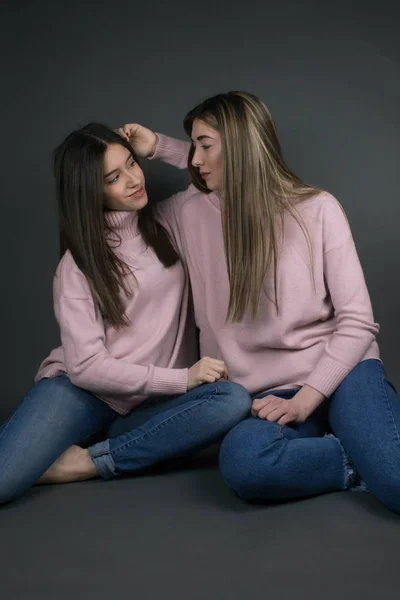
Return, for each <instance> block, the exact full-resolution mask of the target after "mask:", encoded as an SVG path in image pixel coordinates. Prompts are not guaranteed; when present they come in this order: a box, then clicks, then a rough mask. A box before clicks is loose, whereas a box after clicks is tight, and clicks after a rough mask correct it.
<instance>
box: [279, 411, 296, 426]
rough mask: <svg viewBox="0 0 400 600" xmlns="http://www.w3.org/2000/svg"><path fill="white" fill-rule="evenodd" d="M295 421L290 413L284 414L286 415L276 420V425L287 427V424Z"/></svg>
mask: <svg viewBox="0 0 400 600" xmlns="http://www.w3.org/2000/svg"><path fill="white" fill-rule="evenodd" d="M294 420H295V417H294V415H292V414H291V413H286V415H283V417H281V418H280V419H279V420H278V424H279V425H287V424H288V423H292V422H293V421H294Z"/></svg>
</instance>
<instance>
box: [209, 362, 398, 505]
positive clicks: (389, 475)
mask: <svg viewBox="0 0 400 600" xmlns="http://www.w3.org/2000/svg"><path fill="white" fill-rule="evenodd" d="M297 391H298V389H294V390H284V391H282V390H280V391H276V392H271V393H274V394H275V395H279V396H283V397H285V398H287V399H290V398H292V397H293V395H294V394H295V393H296V392H297ZM331 431H332V432H333V433H334V434H335V435H325V434H326V433H327V432H331ZM399 432H400V401H399V398H398V397H397V394H396V390H395V389H394V387H393V385H392V384H391V383H390V382H389V381H388V379H387V376H386V372H385V369H384V367H383V365H382V363H381V362H380V361H378V360H372V359H371V360H366V361H363V362H361V363H360V364H359V365H357V366H356V367H355V368H354V369H353V370H352V371H351V372H350V373H349V375H348V376H347V377H346V378H345V379H344V381H343V382H342V383H341V384H340V385H339V387H338V388H337V389H336V391H335V392H334V393H333V394H332V396H331V397H330V398H329V400H326V401H325V402H324V403H323V404H322V405H321V406H320V407H319V408H318V409H317V411H315V413H314V414H312V415H311V416H310V417H309V419H308V420H307V421H306V422H305V423H303V424H298V425H296V424H294V425H291V426H282V425H278V424H277V423H270V422H269V421H266V420H264V419H259V418H258V417H249V418H248V419H246V420H244V421H243V422H242V423H239V424H238V425H237V426H236V427H234V428H233V429H232V430H231V431H230V433H229V434H228V435H227V436H226V437H225V439H224V441H223V443H222V446H221V451H220V468H221V472H222V475H223V477H224V479H225V481H226V482H227V483H228V485H229V486H231V487H232V488H233V489H234V490H235V491H236V492H237V493H238V494H239V495H240V496H242V497H243V498H246V499H267V500H283V499H288V498H296V497H297V498H298V497H304V496H311V495H314V494H321V493H324V492H333V491H339V490H347V489H352V488H353V489H354V486H353V483H354V467H355V469H356V471H357V472H358V474H359V476H360V478H361V479H362V480H363V481H364V482H365V484H366V487H367V488H368V490H369V491H370V492H371V493H373V494H374V495H375V496H376V498H378V500H380V502H382V504H384V505H385V506H387V507H388V508H389V509H391V510H393V511H395V512H399V513H400V433H399ZM349 458H350V460H351V462H350V461H349Z"/></svg>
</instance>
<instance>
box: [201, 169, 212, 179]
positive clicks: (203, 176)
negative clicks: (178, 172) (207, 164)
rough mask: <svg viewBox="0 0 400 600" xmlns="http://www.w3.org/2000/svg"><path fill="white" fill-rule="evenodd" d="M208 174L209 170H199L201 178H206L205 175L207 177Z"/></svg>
mask: <svg viewBox="0 0 400 600" xmlns="http://www.w3.org/2000/svg"><path fill="white" fill-rule="evenodd" d="M209 175H210V173H209V172H206V171H204V172H202V171H200V177H202V178H203V179H207V177H208V176H209Z"/></svg>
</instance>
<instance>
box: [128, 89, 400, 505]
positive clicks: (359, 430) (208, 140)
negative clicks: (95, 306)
mask: <svg viewBox="0 0 400 600" xmlns="http://www.w3.org/2000/svg"><path fill="white" fill-rule="evenodd" d="M184 128H185V131H186V133H187V134H188V136H189V137H190V138H191V144H187V143H185V142H181V141H178V140H174V139H171V138H169V137H167V136H164V135H161V134H155V133H154V132H152V131H150V130H149V129H146V128H144V127H142V126H140V125H137V124H128V125H125V126H124V127H123V128H121V129H120V130H118V131H119V133H120V134H121V135H125V136H126V137H127V139H130V141H131V143H132V145H133V147H134V148H135V150H136V152H138V154H139V155H141V156H152V157H153V158H158V159H161V160H163V161H166V162H168V163H170V164H173V165H175V166H177V167H180V168H184V167H185V166H186V165H188V168H189V172H190V176H191V179H192V184H193V185H191V186H190V187H189V189H188V190H187V191H186V192H181V193H178V194H176V195H175V196H173V197H172V198H170V199H169V200H166V201H165V202H162V203H160V205H159V206H160V210H162V212H163V214H164V216H165V217H166V220H167V222H168V223H169V227H170V231H171V232H172V233H173V235H174V236H175V239H176V240H177V243H178V244H179V247H180V250H181V252H182V254H183V256H184V257H185V260H186V263H187V267H188V270H189V273H190V279H191V285H192V289H193V296H194V307H195V316H196V323H197V326H198V327H199V329H200V347H201V352H202V353H206V354H211V355H213V356H217V357H218V358H220V359H221V360H223V361H224V363H225V364H226V366H227V369H228V372H229V376H230V378H231V379H232V380H233V381H236V382H239V383H241V384H242V385H243V386H244V387H246V388H247V390H248V391H249V392H250V394H251V395H252V398H253V404H252V416H250V417H249V418H248V419H246V420H244V421H243V422H242V423H240V424H238V425H237V426H236V427H235V428H234V429H233V430H232V431H231V432H230V433H229V434H228V435H227V436H226V437H225V439H224V441H223V443H222V447H221V453H220V468H221V472H222V475H223V477H224V478H225V480H226V481H227V483H228V484H229V485H230V486H231V487H232V488H233V489H234V490H236V492H237V493H238V494H239V495H240V496H242V497H244V498H248V499H251V498H254V499H255V498H260V499H262V498H263V499H273V500H276V499H285V498H295V497H304V496H308V495H313V494H318V493H323V492H329V491H337V490H366V489H369V490H370V491H371V492H372V493H373V494H374V495H375V496H376V497H377V498H378V499H379V500H380V501H381V502H382V503H383V504H385V505H386V506H387V507H389V508H390V509H392V510H394V511H397V512H400V435H399V430H400V403H399V401H398V398H397V395H396V391H395V389H394V387H393V386H392V384H391V383H390V382H389V381H388V379H387V376H386V372H385V369H384V366H383V364H382V362H381V360H380V358H379V349H378V345H377V343H376V340H375V337H376V335H377V333H378V330H379V326H378V324H377V323H375V321H374V318H373V313H372V308H371V303H370V298H369V294H368V290H367V287H366V283H365V279H364V275H363V271H362V268H361V265H360V262H359V259H358V256H357V252H356V248H355V245H354V241H353V238H352V234H351V231H350V227H349V223H348V221H347V219H346V216H345V213H344V211H343V209H342V207H341V205H340V204H339V202H338V201H337V200H336V199H335V198H334V197H333V196H331V195H330V194H329V193H328V192H325V191H322V190H319V189H317V188H314V187H312V186H310V185H307V184H305V183H304V182H303V181H301V179H300V178H299V177H297V176H296V175H295V174H294V173H293V172H292V171H291V170H290V169H289V168H288V166H287V165H286V163H285V161H284V158H283V155H282V152H281V148H280V144H279V141H278V137H277V132H276V128H275V125H274V122H273V120H272V117H271V115H270V113H269V111H268V109H267V107H266V106H265V104H264V103H263V102H262V101H261V100H260V99H259V98H257V97H255V96H253V95H251V94H248V93H245V92H229V93H227V94H220V95H218V96H214V97H212V98H209V99H208V100H206V101H204V102H202V103H201V104H200V105H198V106H196V107H195V108H194V109H193V110H191V111H190V112H189V113H188V114H187V116H186V117H185V119H184ZM193 188H195V190H197V193H196V192H195V190H194V189H193ZM333 434H334V435H333Z"/></svg>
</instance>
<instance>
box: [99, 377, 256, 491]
mask: <svg viewBox="0 0 400 600" xmlns="http://www.w3.org/2000/svg"><path fill="white" fill-rule="evenodd" d="M250 406H251V399H250V396H249V394H248V393H247V391H246V390H245V389H244V388H243V387H242V386H240V385H238V384H235V383H231V382H229V381H219V382H216V383H215V384H205V385H202V386H199V387H198V388H195V389H194V390H191V391H190V392H187V393H186V394H183V395H182V396H179V397H177V398H173V399H172V398H169V399H168V398H164V399H163V400H162V401H160V400H159V401H158V402H155V403H153V404H152V403H151V399H150V402H148V403H146V406H144V407H143V412H144V415H143V414H142V415H141V414H140V411H141V409H140V408H138V409H136V410H135V411H133V413H135V414H132V421H133V422H134V421H135V420H136V423H140V424H139V425H137V426H136V427H134V428H133V429H131V430H130V431H128V432H126V433H122V434H120V435H119V436H118V437H114V438H110V439H108V440H105V441H103V442H100V443H99V444H95V445H94V446H92V447H90V448H89V453H90V456H91V458H92V460H93V462H94V463H95V466H96V469H97V471H98V472H99V474H100V475H101V476H102V477H103V478H104V479H111V478H113V477H115V476H117V475H120V474H122V473H132V472H135V471H139V470H141V469H144V468H145V467H149V466H151V465H153V464H155V463H158V462H161V461H164V460H167V459H171V458H175V457H178V456H183V455H185V454H188V453H191V452H195V451H196V450H200V449H202V448H205V447H206V446H209V445H210V444H212V443H213V442H215V441H216V440H218V439H220V438H222V437H223V436H224V435H225V434H226V433H227V432H228V431H229V430H230V429H231V428H232V427H234V426H235V425H236V424H237V423H239V421H241V420H242V419H244V418H245V417H247V416H248V414H249V412H250ZM143 416H144V417H145V418H146V420H145V422H144V423H143ZM132 421H131V422H132Z"/></svg>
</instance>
